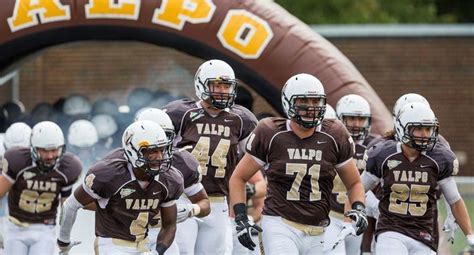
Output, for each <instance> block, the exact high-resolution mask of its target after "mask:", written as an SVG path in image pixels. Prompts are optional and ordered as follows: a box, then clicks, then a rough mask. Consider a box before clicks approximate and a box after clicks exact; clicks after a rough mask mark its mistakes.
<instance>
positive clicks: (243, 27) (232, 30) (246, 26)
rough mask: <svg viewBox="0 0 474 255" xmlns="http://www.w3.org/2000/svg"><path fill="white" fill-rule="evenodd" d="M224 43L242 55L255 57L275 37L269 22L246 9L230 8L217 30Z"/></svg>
mask: <svg viewBox="0 0 474 255" xmlns="http://www.w3.org/2000/svg"><path fill="white" fill-rule="evenodd" d="M217 37H218V38H219V41H220V42H221V43H222V45H223V46H224V47H225V48H227V49H229V50H230V51H232V52H234V53H235V54H237V55H239V56H241V57H242V58H247V59H255V58H258V57H260V55H261V54H262V52H263V50H264V49H265V48H266V47H267V45H268V43H269V42H270V40H271V39H272V37H273V31H272V29H271V28H270V26H269V25H268V23H267V22H266V21H265V20H263V19H261V18H260V17H257V16H255V15H253V14H252V13H250V12H248V11H246V10H230V11H229V12H228V13H227V15H226V17H225V19H224V22H223V23H222V26H221V27H220V28H219V31H218V32H217Z"/></svg>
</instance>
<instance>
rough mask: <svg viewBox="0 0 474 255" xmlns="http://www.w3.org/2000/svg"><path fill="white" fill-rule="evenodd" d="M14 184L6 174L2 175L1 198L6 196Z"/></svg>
mask: <svg viewBox="0 0 474 255" xmlns="http://www.w3.org/2000/svg"><path fill="white" fill-rule="evenodd" d="M12 186H13V182H11V181H10V180H8V179H7V178H6V177H5V176H3V175H0V198H2V197H3V196H5V194H7V192H8V191H9V190H10V189H11V187H12Z"/></svg>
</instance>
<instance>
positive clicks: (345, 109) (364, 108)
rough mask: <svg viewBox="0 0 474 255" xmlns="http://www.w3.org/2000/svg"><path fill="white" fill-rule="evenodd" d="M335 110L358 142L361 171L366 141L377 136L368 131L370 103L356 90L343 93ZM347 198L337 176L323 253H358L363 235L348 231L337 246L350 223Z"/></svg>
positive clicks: (357, 148) (357, 151) (358, 163)
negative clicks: (344, 229)
mask: <svg viewBox="0 0 474 255" xmlns="http://www.w3.org/2000/svg"><path fill="white" fill-rule="evenodd" d="M336 114H337V117H338V119H339V120H340V121H341V122H342V123H343V124H344V126H346V128H347V130H348V131H349V133H350V134H351V136H352V139H353V140H354V142H355V146H356V147H355V154H354V159H355V160H356V165H357V168H358V170H359V173H362V172H363V171H364V165H363V156H364V154H365V150H366V149H367V147H366V146H367V144H368V143H370V141H372V140H373V139H374V138H375V136H374V135H372V134H369V131H370V126H371V116H372V115H371V111H370V105H369V102H367V100H365V99H364V98H363V97H361V96H359V95H355V94H350V95H346V96H343V97H342V98H341V99H339V101H338V102H337V104H336ZM346 200H347V194H346V189H345V187H344V185H343V183H342V181H341V178H339V176H336V178H335V179H334V188H333V193H332V194H331V197H330V200H329V201H330V202H331V213H330V219H331V224H330V225H329V227H328V228H327V229H326V233H325V242H324V253H327V254H359V253H360V244H361V240H362V235H360V236H353V235H349V236H347V237H346V238H345V240H344V242H340V243H339V245H337V246H336V247H334V244H335V242H336V241H338V239H337V238H336V237H337V235H338V234H339V233H340V232H341V231H342V229H343V228H344V226H345V225H347V224H350V223H345V222H344V204H345V203H346Z"/></svg>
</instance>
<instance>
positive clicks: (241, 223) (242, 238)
mask: <svg viewBox="0 0 474 255" xmlns="http://www.w3.org/2000/svg"><path fill="white" fill-rule="evenodd" d="M234 212H235V224H236V226H235V229H236V230H237V237H238V239H239V242H240V243H241V244H242V245H243V246H245V247H246V248H247V249H249V250H251V251H253V250H254V248H255V246H256V244H255V243H254V242H253V241H252V237H251V235H252V230H256V231H258V232H262V229H261V228H260V227H259V226H257V225H256V224H255V223H254V222H253V221H251V220H249V218H248V216H247V208H246V206H245V204H243V203H240V204H236V205H234Z"/></svg>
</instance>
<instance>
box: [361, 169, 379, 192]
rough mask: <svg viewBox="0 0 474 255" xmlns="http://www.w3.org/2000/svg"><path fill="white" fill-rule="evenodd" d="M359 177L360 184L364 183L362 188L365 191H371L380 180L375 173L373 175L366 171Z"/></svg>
mask: <svg viewBox="0 0 474 255" xmlns="http://www.w3.org/2000/svg"><path fill="white" fill-rule="evenodd" d="M360 178H361V180H362V184H363V185H364V190H365V191H366V192H367V191H371V190H372V189H373V188H375V186H377V184H379V182H380V179H379V178H378V177H377V176H375V175H373V174H371V173H369V172H367V171H364V172H363V173H362V176H361V177H360Z"/></svg>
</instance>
